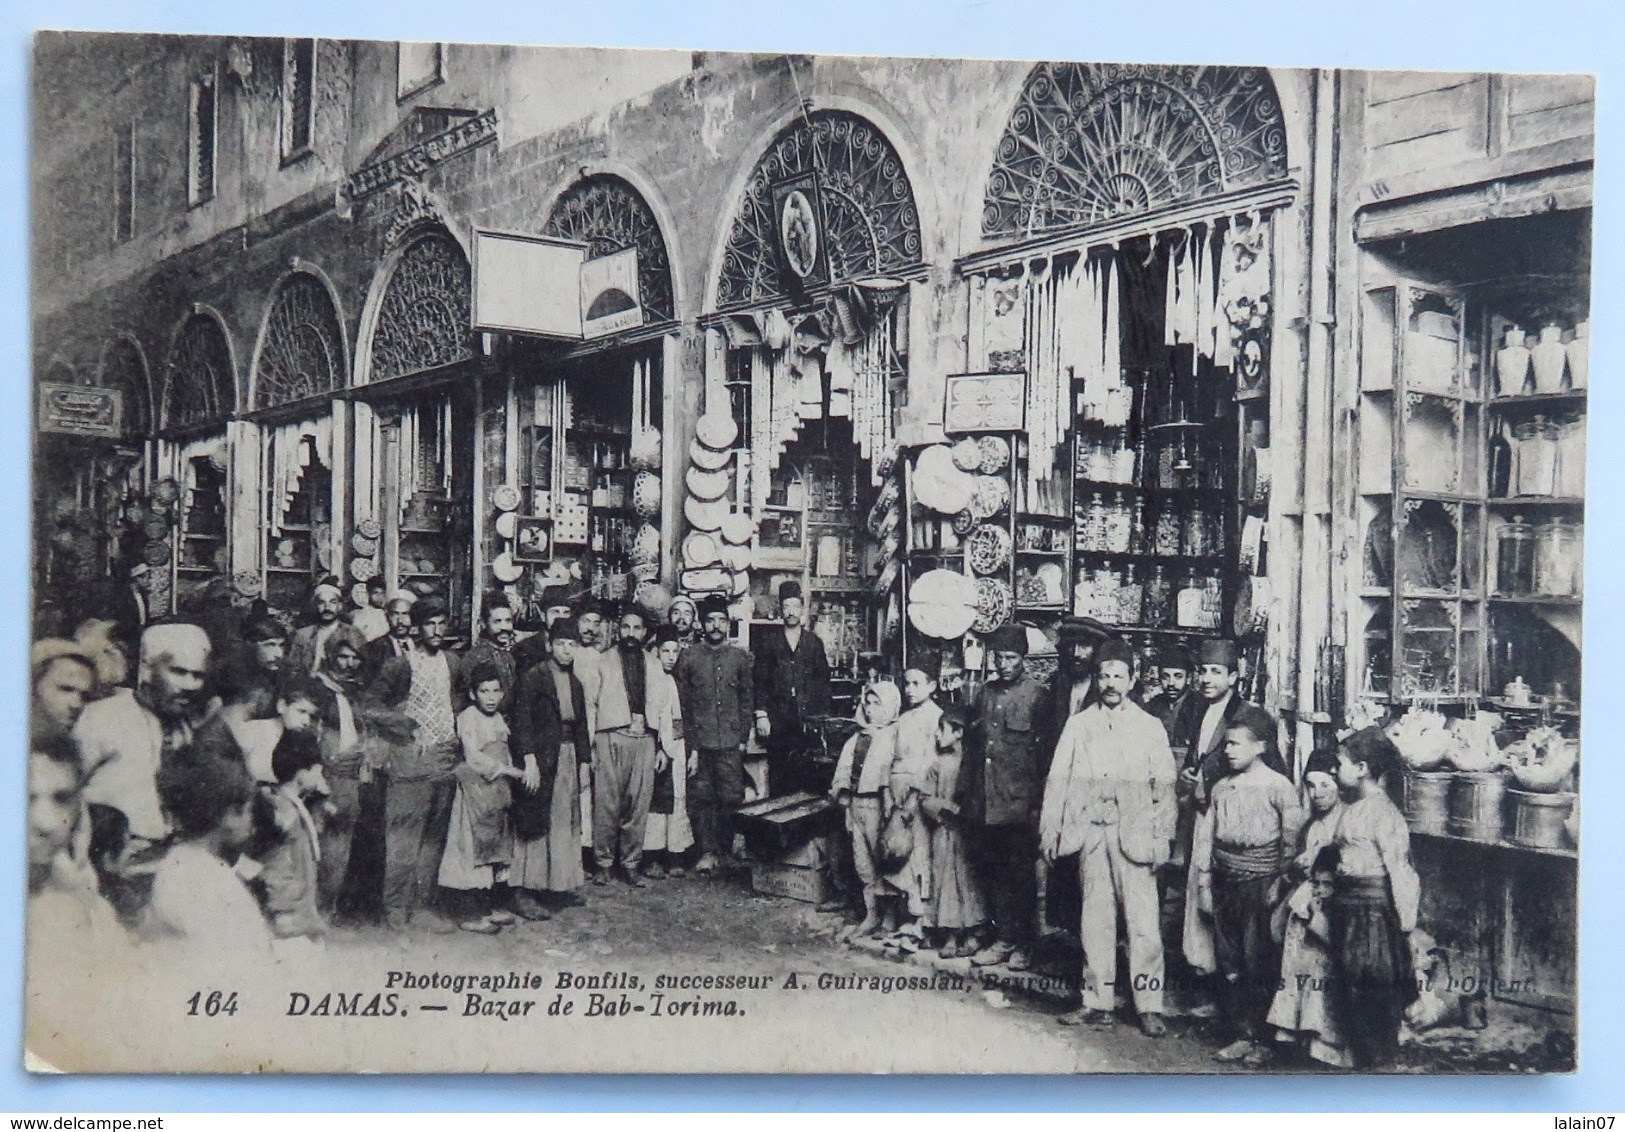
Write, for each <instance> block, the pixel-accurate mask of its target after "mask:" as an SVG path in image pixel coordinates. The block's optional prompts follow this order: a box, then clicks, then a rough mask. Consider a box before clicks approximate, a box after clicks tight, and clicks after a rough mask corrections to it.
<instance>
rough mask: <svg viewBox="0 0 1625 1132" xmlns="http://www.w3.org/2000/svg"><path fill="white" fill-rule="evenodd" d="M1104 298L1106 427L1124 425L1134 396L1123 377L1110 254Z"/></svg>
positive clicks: (1118, 289)
mask: <svg viewBox="0 0 1625 1132" xmlns="http://www.w3.org/2000/svg"><path fill="white" fill-rule="evenodd" d="M1102 276H1103V279H1104V283H1105V295H1106V301H1105V304H1104V307H1105V309H1104V310H1103V311H1102V315H1103V321H1102V324H1101V332H1100V333H1101V337H1100V341H1101V352H1100V353H1101V360H1100V366H1101V370H1102V371H1103V372H1102V374H1101V386H1102V388H1103V389H1105V391H1106V397H1105V402H1104V405H1103V407H1102V412H1101V420H1102V422H1103V423H1105V424H1106V425H1107V426H1108V427H1111V428H1122V427H1123V426H1124V425H1126V424H1128V419H1129V414H1130V413H1131V412H1132V410H1133V407H1134V395H1133V392H1132V390H1130V388H1129V386H1128V384H1127V383H1126V382H1125V381H1124V380H1123V276H1122V274H1121V273H1120V272H1119V271H1118V270H1117V255H1116V254H1115V253H1114V254H1113V255H1112V257H1111V259H1110V260H1109V261H1108V263H1107V265H1106V267H1105V268H1104V269H1103V271H1102Z"/></svg>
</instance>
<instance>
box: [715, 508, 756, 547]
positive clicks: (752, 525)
mask: <svg viewBox="0 0 1625 1132" xmlns="http://www.w3.org/2000/svg"><path fill="white" fill-rule="evenodd" d="M755 534H756V522H755V520H753V519H752V518H751V517H750V516H749V515H747V514H746V513H745V512H743V511H735V512H734V513H733V514H731V515H729V516H728V517H727V518H725V519H723V520H722V537H723V538H724V539H726V540H727V541H728V542H731V543H734V544H735V545H736V546H743V545H744V544H745V543H748V542H749V541H750V540H751V537H752V536H753V535H755Z"/></svg>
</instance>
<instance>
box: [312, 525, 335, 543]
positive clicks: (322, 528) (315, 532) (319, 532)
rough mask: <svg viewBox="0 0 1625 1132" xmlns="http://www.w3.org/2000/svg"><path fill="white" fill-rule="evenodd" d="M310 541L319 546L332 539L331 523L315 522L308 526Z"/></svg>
mask: <svg viewBox="0 0 1625 1132" xmlns="http://www.w3.org/2000/svg"><path fill="white" fill-rule="evenodd" d="M310 541H311V542H313V543H315V544H317V545H318V546H320V545H321V544H322V543H324V542H332V541H333V524H331V523H317V524H315V525H314V526H312V527H311V528H310Z"/></svg>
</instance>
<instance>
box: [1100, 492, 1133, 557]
mask: <svg viewBox="0 0 1625 1132" xmlns="http://www.w3.org/2000/svg"><path fill="white" fill-rule="evenodd" d="M1133 536H1134V513H1133V512H1132V511H1131V510H1130V509H1129V503H1128V499H1127V498H1126V497H1125V496H1124V495H1123V493H1122V492H1117V493H1115V494H1114V495H1113V496H1112V502H1111V506H1110V507H1109V508H1107V510H1106V540H1105V541H1106V549H1107V550H1109V551H1111V552H1112V553H1113V554H1127V553H1128V551H1129V542H1130V540H1131V539H1132V538H1133Z"/></svg>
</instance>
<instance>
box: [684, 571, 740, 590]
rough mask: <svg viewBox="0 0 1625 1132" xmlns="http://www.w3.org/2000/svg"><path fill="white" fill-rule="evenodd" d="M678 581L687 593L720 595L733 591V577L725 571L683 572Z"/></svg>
mask: <svg viewBox="0 0 1625 1132" xmlns="http://www.w3.org/2000/svg"><path fill="white" fill-rule="evenodd" d="M678 580H679V581H680V582H681V583H682V587H683V589H684V590H686V591H687V592H689V593H721V592H723V591H731V590H732V589H733V575H732V574H730V573H729V572H728V571H726V570H684V571H683V574H682V577H681V578H679V579H678Z"/></svg>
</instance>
